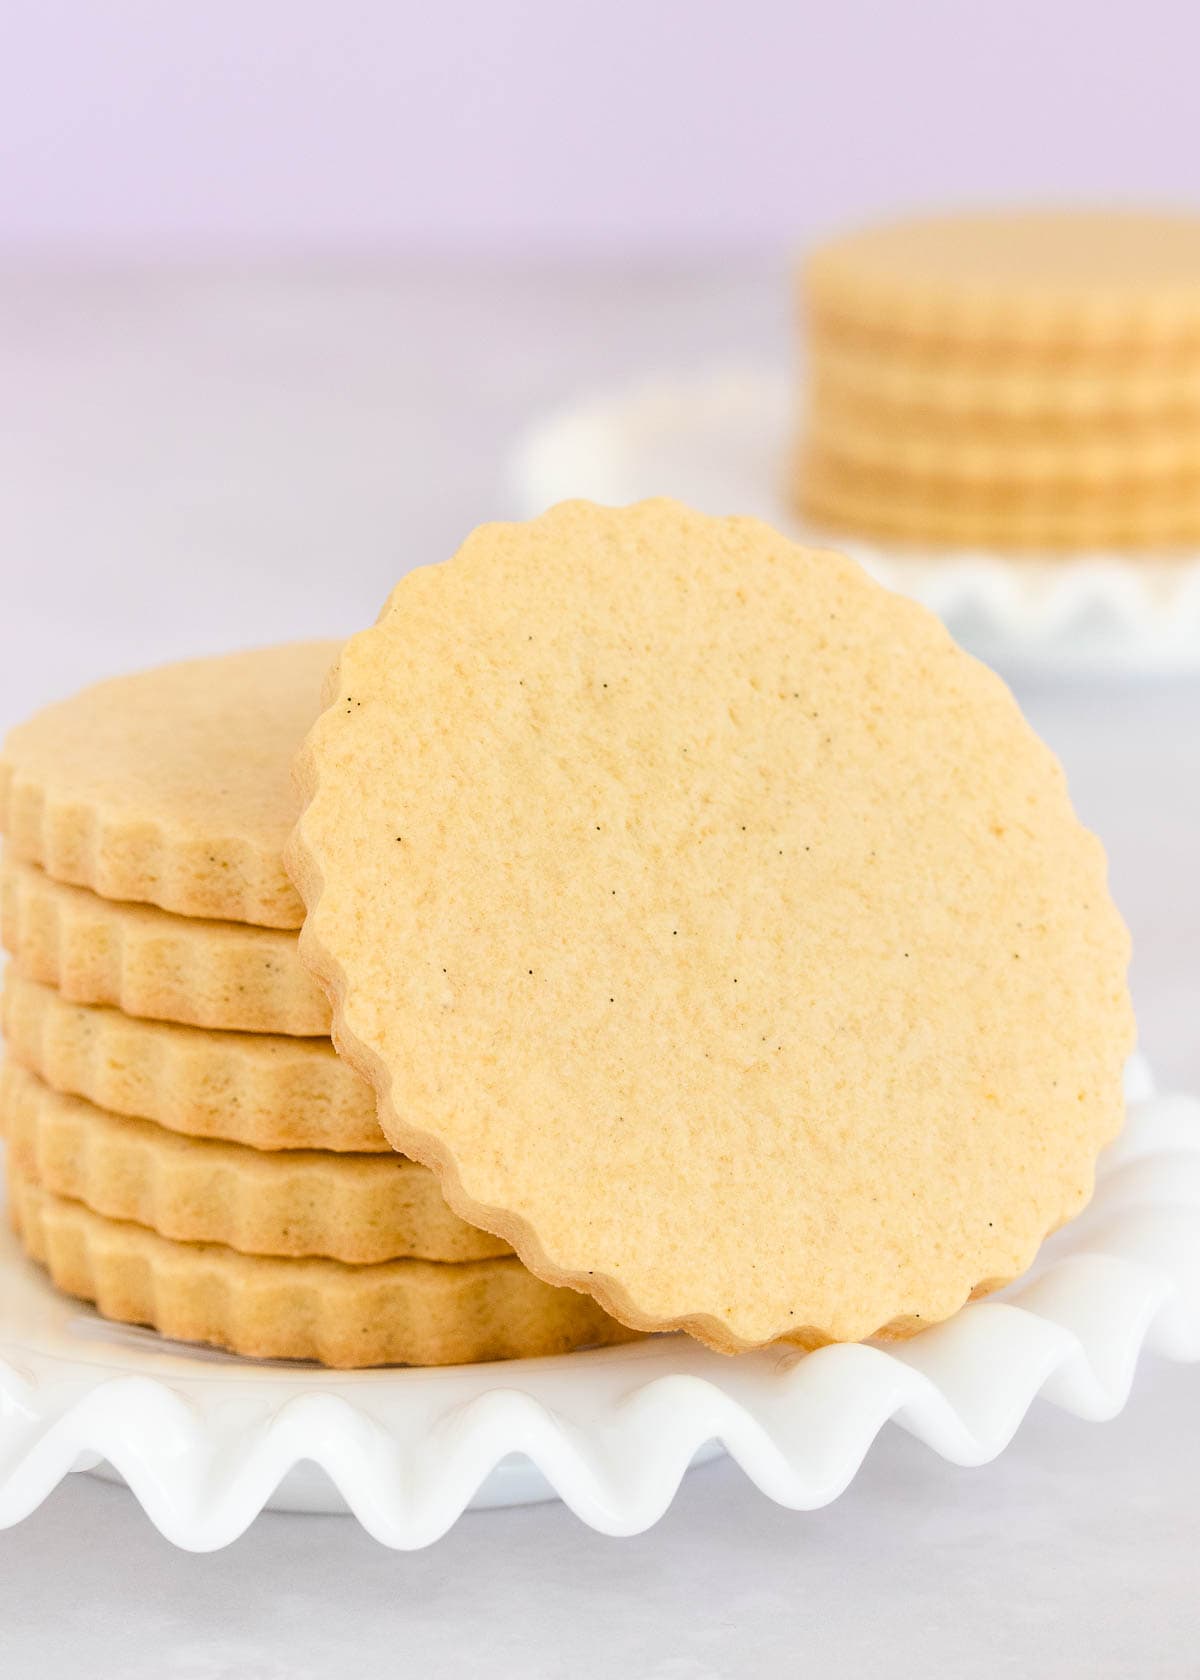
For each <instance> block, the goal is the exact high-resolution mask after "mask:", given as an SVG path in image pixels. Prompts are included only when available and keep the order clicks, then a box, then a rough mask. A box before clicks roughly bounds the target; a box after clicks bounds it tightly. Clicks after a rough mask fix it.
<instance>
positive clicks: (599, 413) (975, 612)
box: [509, 368, 1200, 675]
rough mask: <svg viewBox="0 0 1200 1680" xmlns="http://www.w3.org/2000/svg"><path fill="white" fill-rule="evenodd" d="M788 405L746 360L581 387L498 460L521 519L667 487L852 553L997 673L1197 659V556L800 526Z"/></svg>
mask: <svg viewBox="0 0 1200 1680" xmlns="http://www.w3.org/2000/svg"><path fill="white" fill-rule="evenodd" d="M794 410H795V387H794V381H792V380H789V379H785V378H783V377H781V376H778V375H775V374H773V373H771V372H766V371H763V370H761V369H755V368H726V369H716V370H709V371H707V372H701V373H698V374H693V375H690V376H688V377H680V378H677V379H660V380H657V381H654V382H652V383H648V384H645V385H641V386H638V387H637V388H635V389H632V390H626V391H623V392H616V393H613V394H611V395H609V396H596V397H594V398H592V399H590V400H588V401H585V402H581V403H579V404H578V405H576V406H573V407H572V408H570V409H567V410H565V411H563V412H562V413H559V414H555V415H552V416H550V417H549V418H548V419H546V420H544V421H542V422H541V423H540V424H538V425H537V426H535V427H534V429H533V430H532V431H531V432H529V433H528V434H527V436H526V437H525V438H524V439H522V440H521V441H520V443H519V445H518V447H517V449H516V451H515V453H514V456H513V459H512V462H511V463H510V470H509V479H510V489H511V493H512V495H513V496H514V498H515V501H516V505H517V512H518V514H519V515H520V517H522V518H529V517H532V516H533V515H534V514H537V513H540V512H542V510H543V509H544V508H546V507H549V506H550V505H551V504H553V503H554V502H560V501H564V500H566V499H567V498H568V497H571V496H586V497H590V498H591V499H592V500H593V501H598V502H607V503H610V504H616V505H619V504H621V503H624V502H632V501H638V500H640V499H641V498H642V497H643V496H675V497H677V498H678V499H679V500H680V501H684V502H687V503H689V504H690V505H691V506H693V507H697V508H700V509H701V510H703V511H704V512H706V513H749V514H756V515H757V516H758V517H759V518H761V519H765V520H766V521H767V522H768V523H769V524H772V525H774V526H776V527H777V528H778V529H779V530H782V531H786V532H789V533H790V534H792V535H794V536H801V537H804V536H807V537H808V538H809V539H817V540H820V541H822V542H825V543H828V544H830V545H831V546H833V547H837V548H840V549H842V550H844V551H846V552H848V553H851V554H853V555H854V556H855V558H856V559H858V560H859V561H861V563H862V564H863V565H864V566H865V567H866V568H867V570H868V571H870V572H871V573H872V574H873V575H874V576H875V577H877V578H878V579H879V581H880V582H881V583H885V584H887V585H888V586H889V587H890V588H893V589H898V590H900V591H902V592H903V593H904V594H906V595H912V596H914V597H915V598H916V599H917V600H919V601H922V602H923V603H924V604H925V605H926V606H927V607H929V608H931V609H932V611H934V612H936V613H937V614H938V616H939V617H940V618H941V619H943V621H944V622H945V623H946V624H947V625H948V626H949V628H950V630H951V631H952V632H953V634H954V635H955V636H956V638H957V639H958V640H959V641H960V642H961V643H962V644H963V646H964V647H967V648H970V650H971V651H972V652H973V653H976V654H978V655H979V657H980V658H982V659H986V660H987V661H988V662H989V663H991V664H993V665H998V666H1000V667H1002V668H1004V669H1006V670H1008V671H1017V670H1020V671H1070V672H1079V673H1092V674H1097V675H1101V674H1106V673H1109V672H1118V671H1119V672H1126V673H1146V674H1153V673H1159V672H1162V673H1169V672H1178V671H1185V670H1196V669H1200V555H1197V556H1194V557H1187V556H1185V557H1174V558H1162V559H1155V558H1154V557H1151V556H1138V557H1126V556H1122V555H1119V554H1092V555H1079V556H1075V557H1072V558H1071V559H1069V560H1066V559H1062V558H1061V557H1060V558H1045V559H1039V558H1036V557H1032V556H1020V557H1013V558H1012V559H1006V558H1004V557H1003V556H999V555H995V554H985V553H974V552H965V551H964V552H957V553H948V554H941V555H938V556H932V555H931V556H929V557H925V556H922V555H920V554H919V553H918V552H915V551H913V550H911V549H906V550H903V551H901V550H889V549H885V548H882V547H880V546H878V545H875V544H872V543H869V542H867V541H865V540H860V539H856V538H853V537H850V536H847V535H845V534H844V533H824V532H820V531H814V530H811V529H809V530H806V529H805V528H804V527H803V526H802V525H801V524H800V522H799V521H798V520H797V518H796V515H795V513H794V512H793V511H792V509H791V508H790V507H789V506H788V504H787V501H786V499H785V497H784V493H783V487H784V483H785V466H784V462H785V458H786V454H787V450H788V446H789V443H790V441H791V437H792V433H793V430H794V425H795V414H794Z"/></svg>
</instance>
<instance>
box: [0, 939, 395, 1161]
mask: <svg viewBox="0 0 1200 1680" xmlns="http://www.w3.org/2000/svg"><path fill="white" fill-rule="evenodd" d="M0 1021H2V1023H3V1028H4V1036H5V1039H6V1041H7V1046H8V1051H9V1054H10V1055H11V1056H13V1057H15V1058H16V1060H17V1061H19V1062H21V1063H22V1064H23V1065H24V1066H25V1067H27V1068H29V1069H31V1070H32V1072H34V1073H36V1074H37V1075H38V1077H39V1078H40V1079H42V1080H44V1081H45V1083H46V1084H47V1085H50V1086H52V1087H53V1088H54V1089H55V1090H56V1091H63V1092H65V1093H67V1094H69V1095H73V1096H79V1097H86V1098H87V1099H88V1101H89V1102H93V1103H96V1104H97V1105H98V1106H99V1107H100V1108H108V1109H112V1110H113V1111H114V1112H115V1113H117V1114H131V1115H136V1116H139V1117H141V1118H143V1119H146V1120H154V1121H157V1123H158V1124H159V1125H160V1126H166V1127H167V1128H168V1129H169V1130H171V1131H173V1132H183V1133H185V1134H187V1135H188V1136H191V1137H205V1138H207V1137H211V1138H224V1139H225V1140H226V1141H228V1142H230V1143H242V1144H248V1145H249V1146H250V1147H251V1148H253V1149H268V1150H270V1149H329V1150H335V1151H347V1152H355V1153H363V1152H368V1153H371V1152H373V1153H384V1152H386V1153H390V1152H391V1147H392V1146H391V1144H390V1143H389V1142H388V1141H387V1139H386V1138H385V1137H384V1135H383V1133H382V1132H381V1131H380V1129H379V1122H378V1121H377V1120H376V1118H375V1093H374V1092H373V1091H372V1090H371V1087H370V1086H369V1085H368V1084H367V1083H366V1081H365V1080H363V1079H360V1078H359V1076H358V1075H357V1074H356V1073H355V1072H354V1071H353V1069H351V1068H349V1067H347V1065H346V1063H345V1062H343V1061H342V1060H341V1058H340V1057H339V1056H338V1055H337V1054H336V1053H335V1052H334V1048H333V1044H332V1042H331V1041H330V1040H329V1039H328V1038H287V1037H285V1036H284V1035H283V1034H279V1033H247V1032H217V1031H213V1030H210V1029H206V1028H203V1027H181V1026H175V1025H174V1024H172V1023H171V1022H169V1021H149V1020H142V1019H139V1018H138V1017H136V1016H132V1015H123V1014H122V1013H121V1011H120V1010H119V1009H111V1008H107V1007H105V1006H103V1005H97V1004H86V1003H72V1002H71V1001H70V1000H69V999H68V998H64V997H63V996H62V995H61V993H59V992H56V991H55V990H54V988H53V987H52V986H42V985H39V984H38V983H37V982H36V981H33V980H26V979H22V977H21V976H20V975H18V974H16V973H13V972H12V970H11V969H10V971H9V973H8V974H7V975H6V977H5V985H4V994H3V998H2V999H0Z"/></svg>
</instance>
